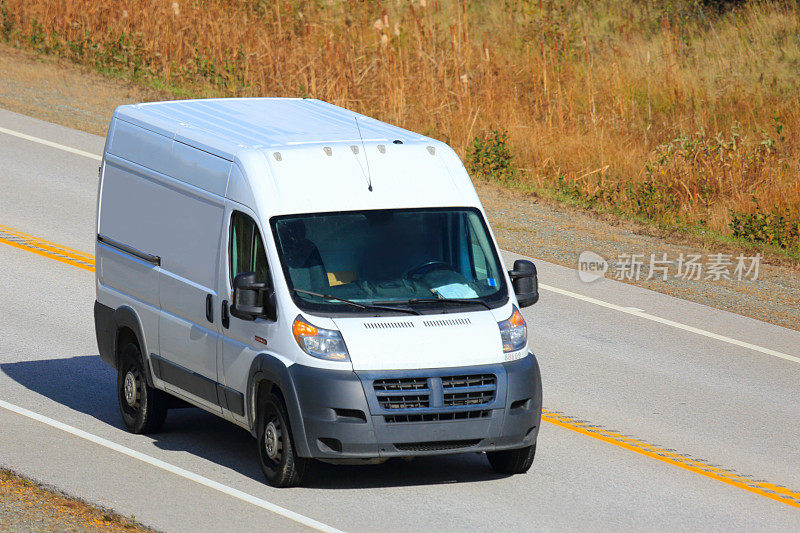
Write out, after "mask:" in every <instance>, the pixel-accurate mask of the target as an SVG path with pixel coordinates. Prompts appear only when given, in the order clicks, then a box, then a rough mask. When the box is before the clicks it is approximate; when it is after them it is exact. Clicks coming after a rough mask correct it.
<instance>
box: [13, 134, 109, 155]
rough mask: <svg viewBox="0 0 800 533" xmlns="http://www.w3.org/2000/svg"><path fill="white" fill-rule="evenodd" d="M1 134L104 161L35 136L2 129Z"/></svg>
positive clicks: (88, 153) (87, 153)
mask: <svg viewBox="0 0 800 533" xmlns="http://www.w3.org/2000/svg"><path fill="white" fill-rule="evenodd" d="M0 133H5V134H7V135H12V136H14V137H19V138H20V139H25V140H26V141H31V142H35V143H39V144H43V145H45V146H49V147H51V148H56V149H58V150H63V151H65V152H69V153H71V154H77V155H81V156H83V157H88V158H89V159H94V160H95V161H101V160H102V159H103V158H102V157H100V156H99V155H95V154H92V153H90V152H84V151H83V150H78V149H77V148H72V147H71V146H64V145H63V144H58V143H54V142H53V141H48V140H45V139H40V138H39V137H34V136H33V135H27V134H25V133H21V132H19V131H14V130H9V129H6V128H3V127H0Z"/></svg>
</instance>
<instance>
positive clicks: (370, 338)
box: [333, 310, 504, 370]
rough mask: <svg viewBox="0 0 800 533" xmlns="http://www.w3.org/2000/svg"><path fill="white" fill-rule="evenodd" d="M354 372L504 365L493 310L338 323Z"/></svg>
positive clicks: (337, 321)
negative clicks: (491, 364)
mask: <svg viewBox="0 0 800 533" xmlns="http://www.w3.org/2000/svg"><path fill="white" fill-rule="evenodd" d="M333 320H334V322H335V323H336V326H337V327H338V328H339V331H340V332H341V333H342V336H343V337H344V342H345V344H347V350H348V352H349V353H350V360H351V361H352V363H353V370H403V369H414V368H444V367H453V366H471V365H482V364H490V363H498V362H502V361H503V360H504V359H503V346H502V342H501V340H500V330H499V329H498V327H497V321H496V320H495V318H494V316H493V315H492V313H491V312H490V311H488V310H487V311H473V312H469V313H447V314H442V315H422V316H411V315H410V316H403V317H370V318H365V317H359V318H335V319H333Z"/></svg>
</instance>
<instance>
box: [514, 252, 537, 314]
mask: <svg viewBox="0 0 800 533" xmlns="http://www.w3.org/2000/svg"><path fill="white" fill-rule="evenodd" d="M508 275H509V277H510V278H511V285H512V286H513V287H514V294H516V295H517V302H519V306H520V307H528V306H529V305H533V304H535V303H536V302H538V301H539V278H538V277H537V274H536V265H534V264H533V263H532V262H530V261H528V260H527V259H517V260H516V261H514V270H509V271H508Z"/></svg>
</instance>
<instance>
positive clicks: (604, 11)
mask: <svg viewBox="0 0 800 533" xmlns="http://www.w3.org/2000/svg"><path fill="white" fill-rule="evenodd" d="M0 6H2V7H0V38H3V39H5V40H7V41H10V42H12V43H14V44H15V45H17V46H22V47H28V48H33V49H35V50H39V51H42V52H47V53H53V54H58V55H61V56H65V57H67V58H70V59H72V60H75V61H77V62H81V63H85V64H89V65H92V66H95V67H98V68H102V69H106V70H109V69H110V70H115V71H119V72H123V73H125V74H126V75H131V76H134V77H137V78H141V79H146V80H150V81H151V82H159V83H166V84H168V85H170V86H172V87H173V88H177V89H179V90H180V91H181V92H182V93H183V94H186V95H201V96H209V95H226V96H228V95H229V96H241V95H273V96H299V95H302V96H313V97H315V98H321V99H324V100H327V101H330V102H333V103H335V104H339V105H343V106H346V107H350V108H353V109H355V110H358V111H361V112H364V113H366V114H370V115H373V116H375V117H378V118H381V119H383V120H387V121H390V122H394V123H397V124H400V125H402V126H404V127H407V128H410V129H414V130H418V131H421V132H424V133H427V134H429V135H432V136H435V137H438V138H440V139H442V140H444V141H446V142H448V143H450V144H451V145H453V146H454V147H455V148H456V150H457V151H459V152H460V153H461V154H462V155H466V154H467V151H468V150H470V149H471V147H472V146H474V143H475V139H476V137H477V138H478V139H481V138H484V137H485V136H486V135H487V134H488V133H489V132H493V131H494V132H495V133H496V131H495V130H502V131H505V132H507V135H508V146H509V147H510V149H511V152H512V153H513V154H514V161H515V162H516V164H517V166H518V169H517V170H516V171H515V172H514V174H513V176H514V177H513V180H509V179H507V178H508V177H507V176H504V177H503V179H502V181H503V183H504V184H505V185H511V186H516V187H521V188H526V189H531V190H535V191H538V192H540V193H546V194H551V195H556V196H559V197H562V198H568V199H570V200H572V201H578V202H581V203H584V204H589V205H600V206H605V207H607V208H611V209H615V210H617V211H620V212H623V213H628V214H632V215H637V216H642V217H646V218H648V219H650V220H653V221H654V222H656V223H659V224H663V225H679V226H685V225H689V226H695V227H696V226H702V227H707V228H710V229H712V230H715V231H716V232H719V233H724V234H735V235H737V236H744V237H745V238H751V239H753V240H757V241H761V242H776V243H779V244H778V245H780V246H784V247H786V248H792V249H795V248H798V247H800V237H798V233H800V175H799V174H798V173H799V172H800V161H799V160H798V154H799V153H800V152H799V151H798V147H800V127H799V126H800V90H798V89H800V75H799V74H798V72H800V71H799V70H798V69H800V37H799V36H800V10H798V8H797V6H796V4H795V3H794V2H786V3H784V2H778V1H776V2H759V1H756V0H751V2H749V3H747V4H746V5H745V6H744V7H740V8H737V9H735V10H728V11H725V12H723V13H721V14H720V13H719V12H718V11H717V10H716V9H713V10H711V9H705V8H703V7H702V5H701V4H700V3H698V2H697V1H696V0H638V1H635V0H634V1H629V2H618V1H616V0H594V1H592V0H575V1H569V0H495V1H486V2H477V1H475V2H467V1H464V0H462V1H457V0H413V1H411V0H405V1H401V0H383V1H360V0H283V1H272V0H269V1H267V0H176V1H172V0H104V1H99V0H95V1H89V0H59V1H58V2H52V1H48V0H2V1H0ZM767 220H768V221H769V223H766V222H764V223H763V224H762V223H761V222H760V221H762V222H763V221H767ZM776 220H779V223H776V222H775V221H776ZM751 227H752V228H758V230H757V231H756V230H753V231H751V230H750V229H749V228H751ZM763 232H766V233H768V234H769V235H772V234H775V233H776V232H777V233H780V234H781V237H780V238H777V237H776V238H775V239H772V240H770V238H762V237H760V235H761V233H763ZM780 243H784V244H780Z"/></svg>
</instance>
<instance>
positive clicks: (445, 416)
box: [383, 409, 492, 424]
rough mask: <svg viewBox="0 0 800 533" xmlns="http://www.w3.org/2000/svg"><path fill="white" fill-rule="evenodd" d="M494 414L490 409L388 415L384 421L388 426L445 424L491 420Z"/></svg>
mask: <svg viewBox="0 0 800 533" xmlns="http://www.w3.org/2000/svg"><path fill="white" fill-rule="evenodd" d="M491 415H492V412H491V411H490V410H489V409H484V410H482V411H450V412H449V413H418V414H410V415H386V416H384V417H383V419H384V420H385V421H386V423H387V424H406V423H411V422H443V421H447V420H471V419H474V418H489V417H490V416H491Z"/></svg>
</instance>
